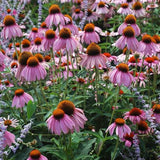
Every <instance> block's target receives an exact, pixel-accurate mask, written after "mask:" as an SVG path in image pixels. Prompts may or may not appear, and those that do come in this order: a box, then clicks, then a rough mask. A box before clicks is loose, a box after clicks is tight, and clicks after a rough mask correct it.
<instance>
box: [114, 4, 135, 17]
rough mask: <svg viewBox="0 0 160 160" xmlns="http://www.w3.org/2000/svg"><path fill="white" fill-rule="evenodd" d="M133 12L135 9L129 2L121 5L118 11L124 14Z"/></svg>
mask: <svg viewBox="0 0 160 160" xmlns="http://www.w3.org/2000/svg"><path fill="white" fill-rule="evenodd" d="M132 12H133V11H132V10H131V9H130V7H129V5H128V3H122V4H121V7H120V8H119V10H118V11H117V13H120V14H123V15H128V14H132Z"/></svg>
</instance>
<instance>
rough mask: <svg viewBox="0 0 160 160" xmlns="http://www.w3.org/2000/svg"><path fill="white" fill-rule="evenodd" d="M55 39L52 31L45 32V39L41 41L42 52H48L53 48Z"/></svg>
mask: <svg viewBox="0 0 160 160" xmlns="http://www.w3.org/2000/svg"><path fill="white" fill-rule="evenodd" d="M56 38H57V36H56V33H55V32H54V31H53V30H52V29H49V30H47V31H46V33H45V38H44V39H43V40H42V48H43V50H44V51H49V50H50V49H51V48H53V44H54V42H55V40H56Z"/></svg>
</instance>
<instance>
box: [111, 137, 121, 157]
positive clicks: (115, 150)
mask: <svg viewBox="0 0 160 160" xmlns="http://www.w3.org/2000/svg"><path fill="white" fill-rule="evenodd" d="M118 144H119V138H117V142H116V146H115V148H114V152H113V156H112V159H111V160H114V159H115V156H116V153H117V148H118Z"/></svg>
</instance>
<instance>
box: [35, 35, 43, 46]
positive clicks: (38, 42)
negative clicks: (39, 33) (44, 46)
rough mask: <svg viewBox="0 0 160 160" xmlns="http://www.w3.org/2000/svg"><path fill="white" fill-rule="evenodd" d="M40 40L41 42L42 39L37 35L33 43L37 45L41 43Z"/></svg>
mask: <svg viewBox="0 0 160 160" xmlns="http://www.w3.org/2000/svg"><path fill="white" fill-rule="evenodd" d="M41 42H42V39H41V38H39V37H37V38H35V40H34V44H35V45H37V46H39V45H41Z"/></svg>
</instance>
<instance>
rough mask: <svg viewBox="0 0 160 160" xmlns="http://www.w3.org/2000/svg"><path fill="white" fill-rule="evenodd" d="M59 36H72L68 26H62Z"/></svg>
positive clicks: (64, 37) (65, 37) (66, 37)
mask: <svg viewBox="0 0 160 160" xmlns="http://www.w3.org/2000/svg"><path fill="white" fill-rule="evenodd" d="M59 36H60V38H63V39H68V38H71V31H70V30H69V29H68V28H62V29H61V30H60V32H59Z"/></svg>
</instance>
